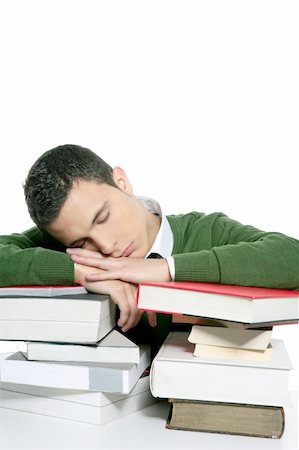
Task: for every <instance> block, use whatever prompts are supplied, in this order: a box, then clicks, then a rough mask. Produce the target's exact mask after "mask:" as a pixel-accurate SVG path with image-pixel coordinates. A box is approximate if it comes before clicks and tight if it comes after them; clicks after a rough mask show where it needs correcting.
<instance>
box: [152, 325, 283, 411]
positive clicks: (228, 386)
mask: <svg viewBox="0 0 299 450" xmlns="http://www.w3.org/2000/svg"><path fill="white" fill-rule="evenodd" d="M271 345H272V348H273V350H272V351H273V353H272V359H271V361H247V360H244V361H238V360H234V359H225V360H224V359H220V358H207V357H204V358H201V357H195V356H194V355H193V350H194V345H193V344H191V343H190V342H188V333H186V332H172V333H169V335H168V337H167V338H166V340H165V342H164V344H163V345H162V347H161V348H160V350H159V351H158V353H157V355H156V356H155V358H154V360H153V362H152V367H151V373H150V383H151V391H152V394H153V395H154V396H157V397H162V398H180V399H190V400H206V401H224V402H235V403H255V404H259V405H272V406H275V405H281V406H284V405H287V404H289V401H290V400H289V389H288V382H289V372H290V370H291V369H292V364H291V361H290V359H289V356H288V353H287V350H286V348H285V345H284V343H283V341H282V340H280V339H272V340H271Z"/></svg>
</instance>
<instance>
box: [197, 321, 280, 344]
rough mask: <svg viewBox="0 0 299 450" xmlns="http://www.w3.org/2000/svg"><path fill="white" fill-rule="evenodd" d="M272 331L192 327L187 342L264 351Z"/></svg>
mask: <svg viewBox="0 0 299 450" xmlns="http://www.w3.org/2000/svg"><path fill="white" fill-rule="evenodd" d="M271 335H272V330H263V329H245V330H243V329H236V328H227V327H211V326H204V325H193V326H192V329H191V333H190V335H189V336H188V341H189V342H191V343H192V344H202V345H215V346H220V347H233V348H241V349H247V350H266V348H267V347H268V345H269V343H270V339H271Z"/></svg>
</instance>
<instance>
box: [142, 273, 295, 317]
mask: <svg viewBox="0 0 299 450" xmlns="http://www.w3.org/2000/svg"><path fill="white" fill-rule="evenodd" d="M137 303H138V308H139V309H142V310H150V311H158V312H164V313H171V314H189V315H193V316H201V317H206V318H212V319H221V320H227V321H233V322H242V323H247V324H256V323H271V322H272V321H297V320H298V316H299V292H298V291H293V290H288V289H268V288H258V287H250V286H235V285H224V284H215V283H201V282H187V281H186V282H183V281H168V282H163V283H150V282H144V283H140V284H139V286H138V290H137Z"/></svg>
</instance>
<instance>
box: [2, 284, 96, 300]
mask: <svg viewBox="0 0 299 450" xmlns="http://www.w3.org/2000/svg"><path fill="white" fill-rule="evenodd" d="M86 293H87V290H86V289H85V287H83V286H79V285H74V286H61V285H57V286H4V287H0V297H57V296H61V295H79V294H86Z"/></svg>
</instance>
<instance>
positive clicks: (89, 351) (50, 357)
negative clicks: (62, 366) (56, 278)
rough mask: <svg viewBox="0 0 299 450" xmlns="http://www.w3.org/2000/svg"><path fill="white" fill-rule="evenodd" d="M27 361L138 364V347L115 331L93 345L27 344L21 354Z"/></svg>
mask: <svg viewBox="0 0 299 450" xmlns="http://www.w3.org/2000/svg"><path fill="white" fill-rule="evenodd" d="M23 354H24V356H26V358H27V359H29V360H32V361H34V360H36V361H73V362H76V361H78V362H80V361H83V362H104V363H110V362H116V363H134V364H138V363H139V359H140V349H139V346H138V345H136V344H134V342H132V341H131V340H130V339H128V338H127V337H126V336H125V335H123V334H122V333H120V332H119V331H117V330H115V329H114V330H112V331H110V332H109V333H108V334H107V335H106V336H105V337H104V338H103V339H101V340H100V341H99V342H97V343H96V344H95V345H80V344H67V343H61V342H59V343H51V342H27V351H26V352H23Z"/></svg>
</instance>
